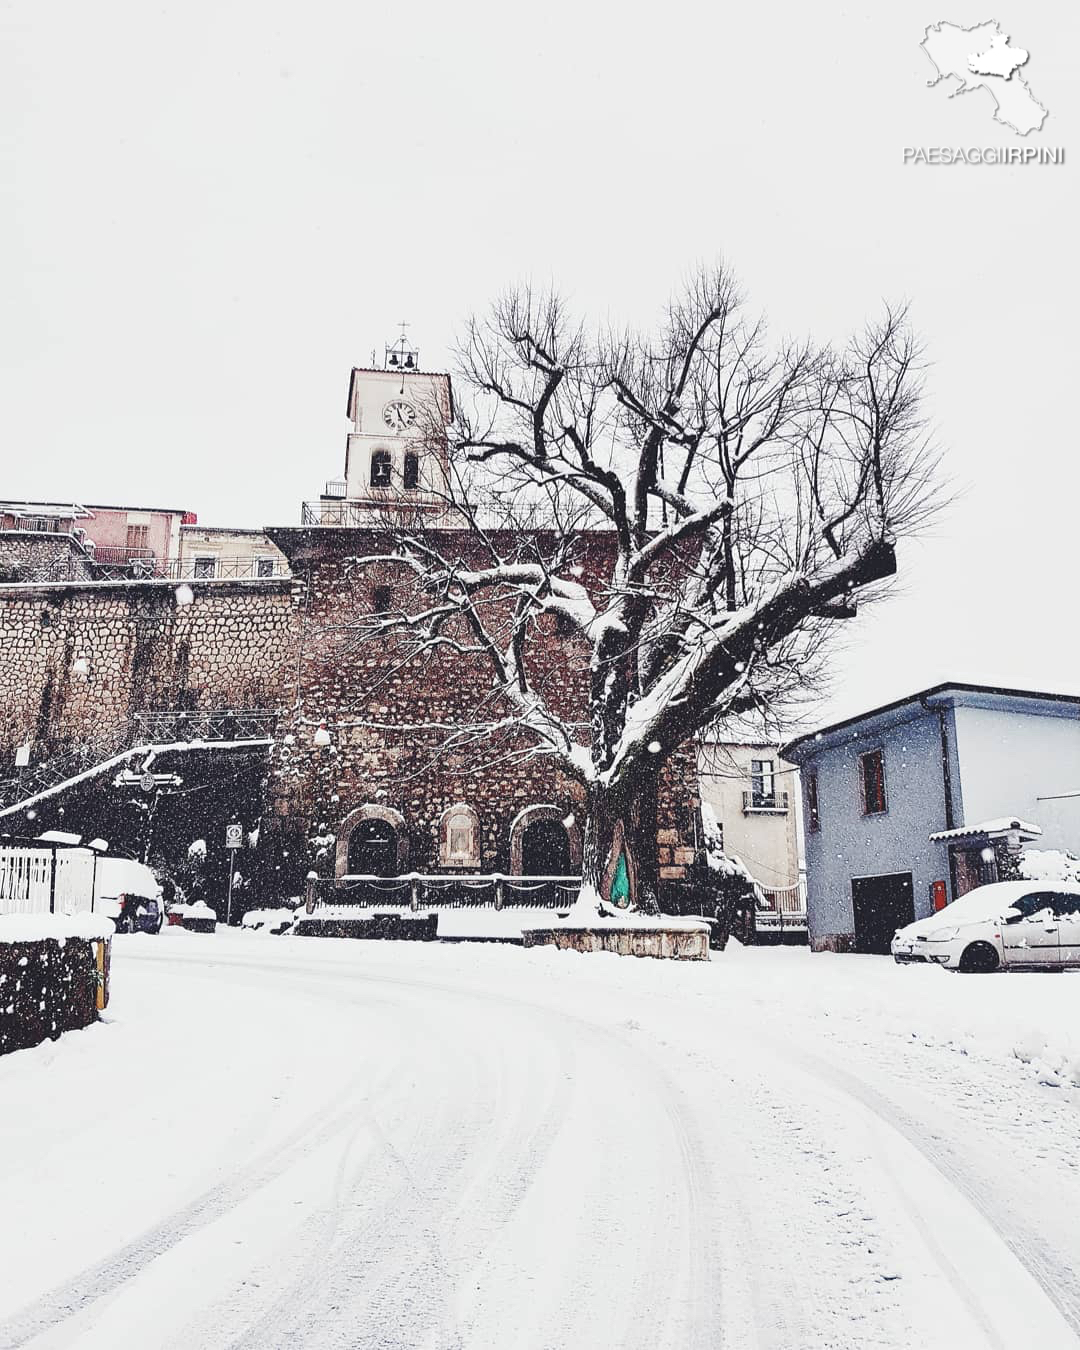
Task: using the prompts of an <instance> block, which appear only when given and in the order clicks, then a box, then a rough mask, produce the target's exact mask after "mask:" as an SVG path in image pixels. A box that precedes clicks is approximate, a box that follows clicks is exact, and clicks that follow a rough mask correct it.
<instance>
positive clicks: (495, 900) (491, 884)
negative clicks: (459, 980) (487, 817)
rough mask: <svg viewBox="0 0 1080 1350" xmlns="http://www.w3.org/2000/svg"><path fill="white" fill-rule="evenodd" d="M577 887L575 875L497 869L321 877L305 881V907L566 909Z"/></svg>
mask: <svg viewBox="0 0 1080 1350" xmlns="http://www.w3.org/2000/svg"><path fill="white" fill-rule="evenodd" d="M580 889H581V878H580V877H575V876H567V877H562V876H550V877H543V876H541V877H524V876H514V877H508V876H503V875H502V874H501V873H499V872H488V873H480V872H470V873H467V874H461V875H457V876H455V875H453V874H443V873H429V874H419V873H412V874H409V875H407V876H398V877H378V876H374V875H368V874H363V875H350V876H343V877H337V878H333V877H322V878H319V879H318V880H312V881H309V882H308V894H307V901H308V904H309V906H313V908H312V909H310V910H309V912H312V913H318V911H319V910H320V909H324V908H330V907H333V908H336V907H338V906H355V907H356V908H358V909H375V908H378V907H379V906H384V907H385V906H388V905H389V906H391V907H393V908H395V909H414V910H415V909H509V908H511V907H518V908H529V909H569V907H570V906H571V905H572V904H573V903H574V901H575V900H576V898H577V894H578V891H579V890H580Z"/></svg>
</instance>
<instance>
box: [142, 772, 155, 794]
mask: <svg viewBox="0 0 1080 1350" xmlns="http://www.w3.org/2000/svg"><path fill="white" fill-rule="evenodd" d="M139 786H140V787H141V788H142V790H143V791H144V792H153V790H154V789H155V788H156V787H157V779H156V778H155V777H154V775H153V774H152V773H144V774H143V776H142V777H141V778H140V779H139Z"/></svg>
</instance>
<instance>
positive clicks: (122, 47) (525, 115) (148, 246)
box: [0, 0, 1080, 715]
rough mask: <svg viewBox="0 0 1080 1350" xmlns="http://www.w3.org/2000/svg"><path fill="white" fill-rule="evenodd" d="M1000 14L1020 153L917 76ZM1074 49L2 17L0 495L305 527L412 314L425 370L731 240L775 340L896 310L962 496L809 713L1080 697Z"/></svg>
mask: <svg viewBox="0 0 1080 1350" xmlns="http://www.w3.org/2000/svg"><path fill="white" fill-rule="evenodd" d="M989 18H995V19H997V20H998V21H999V22H1000V23H1001V25H1002V28H1003V29H1004V30H1005V31H1006V32H1008V33H1010V34H1011V35H1012V40H1013V44H1014V45H1015V46H1020V47H1023V48H1026V49H1028V50H1029V51H1030V52H1031V59H1030V61H1029V63H1028V64H1027V66H1026V67H1025V68H1024V71H1023V74H1024V77H1025V78H1026V80H1027V81H1028V84H1029V85H1030V87H1031V89H1032V92H1033V93H1034V95H1035V97H1036V98H1037V99H1038V100H1039V101H1040V102H1041V103H1043V104H1044V106H1046V107H1048V108H1049V109H1050V114H1051V115H1050V117H1049V118H1048V120H1047V121H1046V123H1045V125H1044V127H1043V129H1042V131H1041V132H1038V133H1034V134H1032V135H1031V136H1029V137H1027V138H1026V139H1024V140H1021V139H1020V138H1018V137H1017V136H1015V135H1014V134H1013V133H1012V132H1010V131H1008V130H1007V129H1005V128H1002V127H1000V126H998V125H997V124H996V123H994V122H993V120H992V104H991V100H990V97H989V95H988V94H986V93H983V92H973V93H970V94H966V95H964V96H963V97H960V98H956V99H952V100H950V99H949V98H948V97H947V92H946V89H945V87H944V86H939V87H938V88H936V89H928V88H927V80H928V79H929V78H930V77H931V76H932V74H933V69H932V67H931V65H930V63H929V61H928V60H927V58H926V56H925V54H924V53H923V51H922V50H921V49H920V47H919V43H920V41H921V38H922V36H923V30H924V29H925V26H926V25H927V24H928V23H936V22H939V21H941V20H948V21H951V22H955V23H960V24H964V25H970V24H974V23H977V22H979V21H982V20H985V19H989ZM1078 51H1080V16H1078V12H1077V8H1076V6H1065V5H1062V4H1060V3H1057V2H1056V0H1055V3H1053V4H1051V3H1047V2H1046V0H1042V2H1041V3H1025V4H1023V5H1021V4H1019V3H1013V4H1012V5H1011V7H1009V8H1006V9H1002V8H1000V7H996V8H993V9H992V10H989V11H988V10H987V9H986V8H985V7H984V6H982V5H979V4H971V3H967V2H966V0H965V2H964V3H954V4H952V5H951V7H950V8H948V9H941V8H927V9H920V8H919V7H917V6H915V7H913V6H910V5H904V6H896V7H886V6H882V5H880V4H873V5H871V4H863V5H852V4H844V3H839V2H838V0H821V2H820V3H817V4H814V5H806V4H794V3H791V4H760V3H759V4H751V3H745V4H743V5H740V6H738V7H735V6H731V5H723V4H719V5H718V4H711V5H704V4H702V3H700V2H698V3H684V0H669V3H666V4H664V5H657V6H654V7H651V8H650V9H649V10H646V9H644V8H636V9H635V8H634V7H628V6H620V5H613V4H605V5H600V4H590V3H583V0H575V3H565V2H564V0H553V2H552V3H548V4H546V5H544V6H541V7H531V8H528V9H522V8H521V7H514V6H507V5H505V4H500V5H495V4H490V5H488V4H479V3H472V2H471V0H457V2H456V3H454V4H452V5H451V4H445V3H444V4H440V5H434V4H428V3H425V2H424V0H413V2H412V3H408V4H405V3H401V4H393V3H384V4H380V5H377V6H376V5H372V4H370V3H367V4H364V3H361V4H357V3H355V0H352V2H351V3H341V2H340V0H307V2H306V3H305V4H303V5H300V4H284V3H280V0H261V3H258V4H256V3H254V2H253V0H214V3H212V4H211V3H206V0H184V3H182V4H180V3H175V2H174V0H164V3H157V4H149V3H147V0H96V3H94V4H92V5H90V4H86V3H85V0H83V2H82V3H73V2H72V0H57V2H56V3H42V0H7V2H6V3H5V4H4V5H3V6H2V7H0V52H2V55H0V163H2V182H0V258H2V264H0V267H2V277H3V291H2V294H0V303H2V305H3V311H4V319H5V322H4V325H3V332H2V335H0V342H2V356H0V368H2V387H0V445H2V447H3V482H2V484H0V493H2V495H5V496H8V495H24V496H28V497H51V496H58V497H65V498H67V497H71V498H75V499H80V498H81V499H84V500H98V501H110V500H116V501H123V502H131V503H133V504H138V505H159V504H160V505H166V506H184V507H187V508H189V509H191V510H195V511H197V512H198V513H199V518H200V520H201V521H203V522H204V523H208V524H229V523H235V524H244V525H259V524H266V523H292V522H295V521H297V520H298V519H299V503H300V501H301V500H302V499H304V498H310V497H314V496H317V495H318V493H319V491H320V490H321V485H322V482H323V480H324V479H327V478H330V477H334V476H336V475H338V474H339V473H340V471H341V467H342V459H343V447H344V434H345V422H344V407H345V389H346V380H347V375H348V371H349V368H350V366H352V365H353V364H364V363H367V362H368V361H369V360H370V357H371V351H372V348H373V347H379V348H380V349H381V346H382V344H383V342H384V341H385V340H387V339H388V338H392V337H393V336H394V335H395V333H396V331H397V329H396V324H397V321H398V320H400V319H408V320H409V321H410V323H411V324H412V327H411V329H410V337H411V338H412V339H413V340H414V341H415V342H416V343H417V345H418V346H419V347H420V349H421V355H422V359H423V363H424V365H425V366H427V367H429V368H431V367H437V366H441V365H442V364H443V363H444V362H445V361H446V359H447V355H446V353H447V349H448V347H449V344H450V341H451V339H452V335H453V333H454V330H455V328H456V327H457V326H458V325H459V324H460V322H461V321H462V319H463V318H464V316H465V315H466V314H467V313H468V312H469V311H470V310H471V309H473V308H482V307H483V306H484V305H485V304H486V303H487V302H488V300H489V299H490V298H491V297H492V296H493V295H494V294H496V293H497V292H498V291H499V290H500V289H501V288H502V287H503V286H505V285H506V284H507V283H509V282H512V281H514V280H516V279H519V278H521V277H524V276H532V277H534V278H536V279H539V280H544V281H546V280H549V279H550V280H554V281H555V282H556V283H557V284H558V285H559V286H560V287H561V288H562V289H564V290H565V291H566V292H567V293H568V294H569V295H570V296H571V297H572V298H573V299H575V300H576V301H577V302H578V304H579V305H580V306H581V307H582V308H583V309H584V310H588V311H594V312H599V313H601V314H604V315H610V316H611V317H613V318H618V319H627V320H631V321H637V322H647V321H648V320H649V319H650V318H651V317H652V316H653V315H654V313H655V312H656V311H657V310H658V308H659V306H660V305H661V304H662V302H663V301H664V299H665V297H666V296H667V294H668V291H669V290H670V289H671V288H672V287H673V285H675V284H677V283H678V281H679V279H680V278H681V277H682V276H683V274H684V273H685V272H686V271H687V270H688V269H689V268H691V267H693V266H694V265H695V264H696V263H698V262H700V261H703V260H704V261H708V260H712V259H714V258H715V257H717V256H718V255H719V254H721V253H722V254H723V255H724V257H725V258H727V259H728V261H729V262H730V263H732V264H733V265H734V267H735V269H736V270H737V271H738V273H739V274H740V276H741V278H742V281H743V285H744V288H745V289H746V291H747V292H748V294H749V297H750V299H751V300H752V301H753V302H755V303H757V304H758V305H760V306H761V307H762V308H763V309H764V310H766V311H767V313H768V314H769V316H770V319H771V323H772V325H773V327H774V329H775V330H776V331H777V332H796V333H803V332H807V331H809V332H813V333H815V334H816V335H818V336H820V337H822V338H826V337H839V336H841V335H843V334H844V333H845V332H846V331H847V330H848V329H849V328H850V327H852V326H855V325H857V324H859V323H860V322H861V321H862V319H863V318H864V316H865V315H866V314H867V313H868V312H870V311H872V310H874V309H875V308H876V307H877V306H878V305H879V303H880V301H881V300H882V299H884V298H889V299H894V300H895V299H904V298H907V299H909V300H910V301H911V302H912V305H913V315H914V320H915V322H916V324H917V326H918V327H919V328H920V330H921V331H922V333H923V334H924V336H925V338H926V341H927V344H928V348H929V352H930V355H931V357H932V359H933V361H934V369H933V372H932V378H931V401H930V411H931V414H932V416H933V419H934V422H935V425H936V428H937V434H938V439H939V441H940V443H941V445H942V446H943V447H944V448H945V449H946V450H947V462H948V467H949V471H950V472H951V474H952V475H953V477H954V479H955V480H956V481H957V483H958V484H959V485H960V486H961V487H962V488H963V489H964V494H963V496H962V498H961V500H960V501H959V503H958V504H957V505H956V506H955V507H954V508H953V509H952V510H951V512H950V513H949V515H948V516H947V517H946V518H945V519H944V520H943V521H942V522H941V524H940V526H939V528H938V530H937V533H936V536H935V537H934V538H931V539H928V540H926V541H925V542H923V543H920V544H917V545H909V546H906V547H905V548H904V550H903V552H902V555H901V566H902V571H903V577H902V590H901V593H900V594H898V595H897V596H896V597H895V598H894V599H893V600H892V601H891V602H890V603H888V604H886V605H884V606H883V607H882V608H880V609H879V610H878V611H877V612H876V613H874V614H872V615H868V616H867V617H866V618H865V620H860V621H859V622H858V625H857V627H853V630H852V632H851V636H850V639H849V650H848V651H847V652H846V653H845V654H844V655H843V656H842V658H841V659H840V661H839V662H838V665H837V677H836V690H835V694H834V697H833V700H832V702H831V704H830V706H829V708H828V709H827V712H828V713H829V714H830V715H833V714H835V715H842V714H846V713H848V712H854V711H857V710H858V709H860V708H862V707H866V706H869V705H872V704H876V703H879V702H883V701H885V700H887V699H890V698H892V697H897V696H899V695H902V694H904V693H907V692H910V691H912V690H914V689H916V688H919V687H922V686H924V685H927V684H931V683H934V682H936V681H938V680H941V679H946V678H955V679H967V680H974V681H983V682H1005V683H1009V684H1013V685H1017V686H1025V687H1034V688H1047V689H1053V690H1063V691H1066V692H1080V650H1078V645H1080V644H1078V643H1077V641H1076V633H1077V631H1078V625H1077V589H1078V579H1080V528H1078V527H1080V511H1078V503H1077V495H1076V489H1077V486H1078V477H1080V474H1078V470H1077V467H1076V450H1077V447H1076V439H1077V438H1076V431H1075V427H1074V407H1073V391H1074V384H1075V372H1076V369H1077V365H1078V357H1080V338H1078V329H1077V323H1076V318H1075V316H1076V315H1077V313H1078V312H1080V304H1078V300H1080V296H1078V284H1077V265H1076V256H1075V250H1076V237H1077V217H1078V211H1077V208H1078V205H1080V202H1078V200H1077V186H1076V168H1075V165H1074V163H1071V162H1068V160H1070V159H1072V160H1075V161H1076V163H1080V140H1078V139H1077V137H1076V134H1075V133H1076V124H1077V109H1078V103H1080V97H1078V94H1077V80H1076V53H1077V52H1078ZM905 145H917V146H919V145H921V146H932V145H963V146H970V145H978V146H987V145H1042V146H1063V147H1065V150H1066V155H1067V162H1066V164H1065V165H1063V166H1061V165H1059V166H1027V167H974V166H958V167H951V168H946V167H913V166H904V164H903V162H902V153H903V148H904V146H905Z"/></svg>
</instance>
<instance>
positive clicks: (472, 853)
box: [439, 802, 481, 870]
mask: <svg viewBox="0 0 1080 1350" xmlns="http://www.w3.org/2000/svg"><path fill="white" fill-rule="evenodd" d="M480 861H481V840H480V817H479V816H478V815H477V814H476V811H475V810H474V809H473V808H472V807H471V806H470V805H469V804H468V802H455V803H454V805H453V806H448V807H447V808H446V810H445V811H444V812H443V813H442V816H441V817H440V819H439V864H440V866H442V867H470V868H473V869H474V870H475V869H477V868H479V867H480Z"/></svg>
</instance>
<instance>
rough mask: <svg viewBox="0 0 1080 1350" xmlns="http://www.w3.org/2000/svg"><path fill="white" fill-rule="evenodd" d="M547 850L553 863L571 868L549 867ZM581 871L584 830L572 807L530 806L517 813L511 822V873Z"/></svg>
mask: <svg viewBox="0 0 1080 1350" xmlns="http://www.w3.org/2000/svg"><path fill="white" fill-rule="evenodd" d="M568 822H569V823H568ZM560 831H561V834H562V839H561V838H560ZM563 840H565V843H563ZM545 854H547V856H548V857H549V858H550V859H551V862H550V867H554V868H555V869H559V868H562V867H564V866H565V867H567V868H568V870H567V871H566V872H565V873H562V872H560V871H559V870H555V871H552V870H549V866H548V865H545V864H544V863H543V862H542V858H543V856H544V855H545ZM559 855H561V859H560V856H559ZM526 869H528V870H526ZM580 871H581V830H580V828H579V826H578V824H577V821H576V820H575V819H574V817H573V815H572V814H571V813H570V812H569V811H567V810H566V809H564V808H563V807H560V806H527V807H526V808H525V809H524V811H521V812H519V813H518V815H517V816H515V817H514V820H513V822H512V824H511V826H510V875H511V876H515V877H520V876H527V875H531V876H558V875H566V876H572V875H575V874H576V873H579V872H580Z"/></svg>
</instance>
